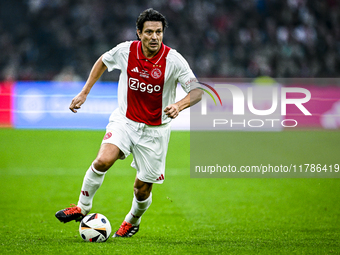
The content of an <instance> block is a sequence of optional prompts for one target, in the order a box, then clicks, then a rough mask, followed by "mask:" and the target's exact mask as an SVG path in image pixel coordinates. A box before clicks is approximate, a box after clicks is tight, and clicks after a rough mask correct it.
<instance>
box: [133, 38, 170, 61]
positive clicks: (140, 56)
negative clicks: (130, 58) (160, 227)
mask: <svg viewBox="0 0 340 255" xmlns="http://www.w3.org/2000/svg"><path fill="white" fill-rule="evenodd" d="M164 52H165V45H164V44H163V42H162V45H161V48H160V49H159V51H158V52H157V54H156V55H155V56H153V57H152V58H147V57H145V56H144V54H143V52H142V43H141V41H138V44H137V59H147V60H148V61H150V62H151V63H153V64H155V65H157V63H158V62H159V60H160V59H161V58H162V57H163V55H164Z"/></svg>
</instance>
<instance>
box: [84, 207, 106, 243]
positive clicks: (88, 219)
mask: <svg viewBox="0 0 340 255" xmlns="http://www.w3.org/2000/svg"><path fill="white" fill-rule="evenodd" d="M79 233H80V236H81V238H83V240H84V241H86V242H96V243H101V242H105V241H106V240H107V239H108V238H109V237H110V234H111V225H110V222H109V220H108V219H107V218H106V217H105V216H104V215H102V214H100V213H91V214H89V215H87V216H85V217H84V218H83V219H82V221H81V222H80V226H79Z"/></svg>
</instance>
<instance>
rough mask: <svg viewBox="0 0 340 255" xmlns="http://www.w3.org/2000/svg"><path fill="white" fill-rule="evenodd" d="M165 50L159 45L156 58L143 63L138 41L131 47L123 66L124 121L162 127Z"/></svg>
mask: <svg viewBox="0 0 340 255" xmlns="http://www.w3.org/2000/svg"><path fill="white" fill-rule="evenodd" d="M169 50H170V48H169V47H167V46H165V45H164V44H162V46H161V49H160V51H159V52H158V53H157V54H156V56H154V57H153V58H151V59H147V58H145V56H144V55H143V53H142V48H141V42H140V41H135V42H133V43H132V44H131V46H130V53H129V59H128V65H127V77H128V80H127V82H128V84H127V86H128V90H127V110H126V117H127V118H129V119H131V120H133V121H137V122H141V123H145V124H148V125H153V126H155V125H160V124H162V111H163V109H162V94H163V86H164V73H165V66H166V56H167V55H168V52H169Z"/></svg>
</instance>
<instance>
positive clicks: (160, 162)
mask: <svg viewBox="0 0 340 255" xmlns="http://www.w3.org/2000/svg"><path fill="white" fill-rule="evenodd" d="M169 138H170V127H169V129H167V128H164V129H163V128H162V129H156V130H149V131H148V132H147V133H146V134H145V136H144V137H143V139H141V140H140V141H139V142H138V144H137V145H135V146H134V147H133V150H132V153H133V156H134V159H133V162H132V167H134V168H136V169H137V178H138V179H139V180H141V181H143V182H147V183H162V182H163V181H164V176H165V161H166V154H167V150H168V143H169Z"/></svg>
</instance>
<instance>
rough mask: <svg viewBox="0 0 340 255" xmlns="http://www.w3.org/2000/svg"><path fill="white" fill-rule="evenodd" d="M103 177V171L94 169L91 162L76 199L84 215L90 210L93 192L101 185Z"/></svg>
mask: <svg viewBox="0 0 340 255" xmlns="http://www.w3.org/2000/svg"><path fill="white" fill-rule="evenodd" d="M104 177H105V172H100V171H98V170H96V169H95V168H94V166H93V164H92V165H91V166H90V168H89V169H88V170H87V172H86V174H85V177H84V180H83V186H82V187H81V192H80V196H79V201H78V206H79V207H80V208H81V213H82V214H84V215H85V214H88V213H89V212H90V211H91V208H92V200H93V197H94V194H96V191H97V190H98V189H99V187H100V186H101V185H102V183H103V180H104Z"/></svg>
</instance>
